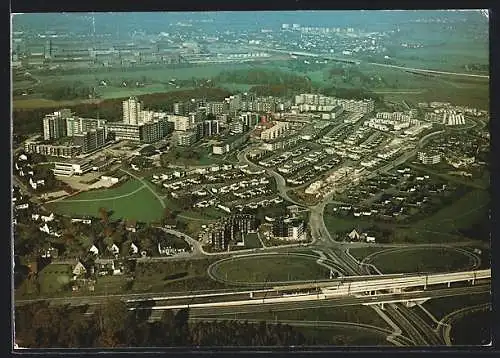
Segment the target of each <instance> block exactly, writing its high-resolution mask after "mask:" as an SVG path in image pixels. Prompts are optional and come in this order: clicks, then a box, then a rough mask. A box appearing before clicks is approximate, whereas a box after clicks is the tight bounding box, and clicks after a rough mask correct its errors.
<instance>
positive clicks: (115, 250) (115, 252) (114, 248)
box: [108, 244, 120, 256]
mask: <svg viewBox="0 0 500 358" xmlns="http://www.w3.org/2000/svg"><path fill="white" fill-rule="evenodd" d="M108 251H109V252H111V253H112V254H113V255H115V256H116V255H119V254H120V249H119V248H118V246H117V245H116V244H113V245H111V246H109V247H108Z"/></svg>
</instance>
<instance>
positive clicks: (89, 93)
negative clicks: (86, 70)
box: [37, 81, 97, 101]
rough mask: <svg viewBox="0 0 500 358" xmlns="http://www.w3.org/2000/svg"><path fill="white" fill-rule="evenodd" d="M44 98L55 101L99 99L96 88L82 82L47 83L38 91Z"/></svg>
mask: <svg viewBox="0 0 500 358" xmlns="http://www.w3.org/2000/svg"><path fill="white" fill-rule="evenodd" d="M37 90H38V91H39V92H41V93H42V95H43V97H45V98H48V99H52V100H55V101H61V100H74V99H89V98H97V93H96V91H95V88H94V87H92V86H87V85H85V84H84V83H83V82H81V81H76V82H73V83H71V84H68V83H45V84H43V85H40V86H39V87H38V89H37Z"/></svg>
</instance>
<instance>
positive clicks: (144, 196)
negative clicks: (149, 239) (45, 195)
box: [46, 179, 163, 222]
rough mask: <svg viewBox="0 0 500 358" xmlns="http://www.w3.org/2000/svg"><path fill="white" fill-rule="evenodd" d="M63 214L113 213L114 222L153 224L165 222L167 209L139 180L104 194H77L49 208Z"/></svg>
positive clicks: (95, 214) (95, 192) (102, 192)
mask: <svg viewBox="0 0 500 358" xmlns="http://www.w3.org/2000/svg"><path fill="white" fill-rule="evenodd" d="M46 206H47V207H50V208H53V210H54V211H55V212H57V213H60V214H67V215H90V216H98V215H99V208H101V207H104V208H106V209H108V210H112V212H113V213H112V218H114V219H118V218H126V219H136V220H138V221H144V222H150V221H155V220H159V219H161V217H162V215H163V208H162V206H161V204H160V202H159V200H158V198H156V197H155V196H154V195H153V194H152V193H151V192H150V191H149V190H148V189H147V188H146V187H144V186H143V184H142V183H141V182H139V181H138V180H135V179H134V180H129V181H127V182H126V183H124V184H123V185H121V186H119V187H117V188H113V189H104V190H95V191H90V192H84V193H81V194H77V195H75V196H72V197H70V198H67V199H65V200H61V201H56V202H52V203H48V204H46Z"/></svg>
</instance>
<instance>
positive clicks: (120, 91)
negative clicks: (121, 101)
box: [98, 83, 192, 99]
mask: <svg viewBox="0 0 500 358" xmlns="http://www.w3.org/2000/svg"><path fill="white" fill-rule="evenodd" d="M189 89H192V87H182V90H189ZM178 90H179V88H176V87H175V86H168V85H164V84H159V83H156V84H152V85H147V86H144V87H139V88H137V87H136V88H133V87H132V88H129V87H117V86H109V87H99V89H98V93H99V95H100V96H101V97H100V98H102V99H110V98H121V97H127V96H140V95H143V94H150V93H167V92H172V91H178Z"/></svg>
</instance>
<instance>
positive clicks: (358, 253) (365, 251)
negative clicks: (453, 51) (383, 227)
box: [349, 246, 386, 261]
mask: <svg viewBox="0 0 500 358" xmlns="http://www.w3.org/2000/svg"><path fill="white" fill-rule="evenodd" d="M385 249H386V248H383V247H376V246H367V247H353V248H352V249H349V253H350V254H351V255H352V256H353V257H355V258H356V259H358V260H360V261H361V260H363V259H364V258H365V257H366V256H368V255H371V254H373V253H375V252H380V251H382V250H385Z"/></svg>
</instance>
